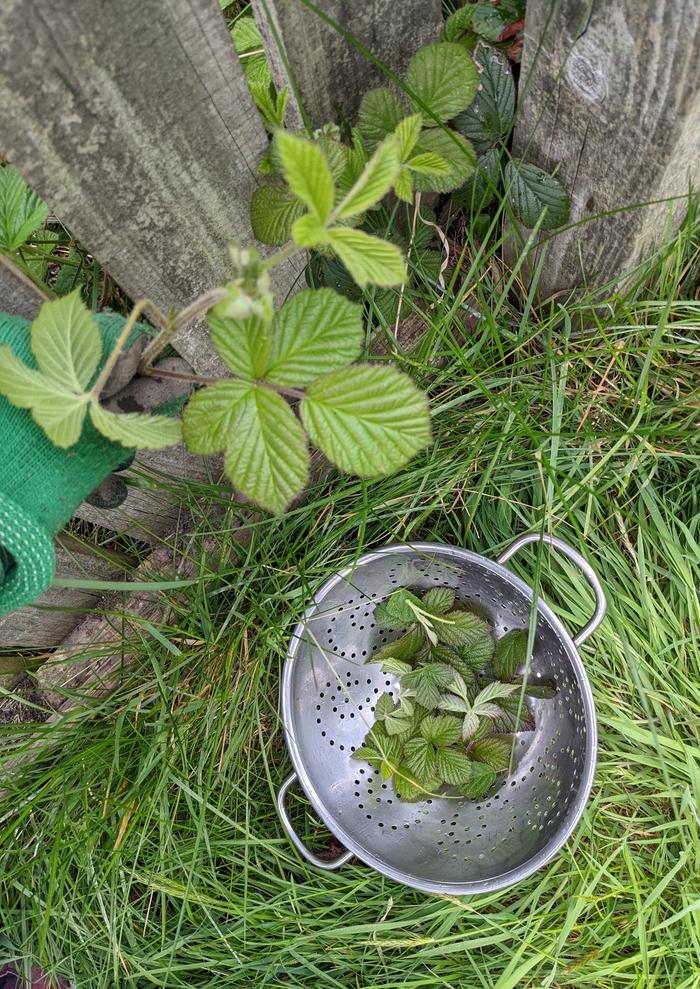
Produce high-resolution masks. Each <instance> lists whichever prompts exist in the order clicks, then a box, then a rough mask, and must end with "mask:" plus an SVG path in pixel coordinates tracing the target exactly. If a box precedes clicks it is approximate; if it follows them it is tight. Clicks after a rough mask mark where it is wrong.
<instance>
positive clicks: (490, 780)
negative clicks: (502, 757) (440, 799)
mask: <svg viewBox="0 0 700 989" xmlns="http://www.w3.org/2000/svg"><path fill="white" fill-rule="evenodd" d="M495 782H496V774H495V772H494V771H493V769H491V767H490V766H486V765H484V763H483V762H472V775H471V779H470V780H469V782H468V783H466V784H465V785H463V786H460V787H459V792H460V793H463V794H464V796H465V797H469V799H470V800H478V799H479V797H483V796H484V794H485V793H488V791H489V790H490V789H491V787H492V786H493V784H494V783H495Z"/></svg>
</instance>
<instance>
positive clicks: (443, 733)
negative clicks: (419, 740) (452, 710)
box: [420, 714, 462, 748]
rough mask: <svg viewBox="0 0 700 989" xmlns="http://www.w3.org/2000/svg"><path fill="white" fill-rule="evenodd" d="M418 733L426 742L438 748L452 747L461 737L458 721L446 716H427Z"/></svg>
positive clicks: (460, 727)
mask: <svg viewBox="0 0 700 989" xmlns="http://www.w3.org/2000/svg"><path fill="white" fill-rule="evenodd" d="M420 731H421V735H422V736H423V738H424V739H426V741H428V742H431V743H432V744H433V745H437V746H438V748H444V747H445V746H446V745H454V744H455V742H458V741H459V740H460V738H461V737H462V726H461V725H460V722H459V719H458V718H451V717H450V716H449V715H448V714H437V715H429V716H428V717H427V718H424V719H423V721H422V722H421V726H420Z"/></svg>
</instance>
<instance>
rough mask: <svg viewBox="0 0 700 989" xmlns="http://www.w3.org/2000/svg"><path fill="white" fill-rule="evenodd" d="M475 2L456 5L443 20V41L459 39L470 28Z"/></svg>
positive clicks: (467, 32)
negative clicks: (452, 11) (455, 8)
mask: <svg viewBox="0 0 700 989" xmlns="http://www.w3.org/2000/svg"><path fill="white" fill-rule="evenodd" d="M475 7H476V4H473V3H467V4H465V5H464V6H463V7H458V8H457V10H455V11H454V13H452V14H450V16H449V17H448V18H447V20H446V21H445V28H444V34H445V41H461V40H462V39H463V38H464V36H465V35H467V34H469V32H470V31H471V30H472V17H473V16H474V9H475Z"/></svg>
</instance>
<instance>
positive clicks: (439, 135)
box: [413, 127, 476, 192]
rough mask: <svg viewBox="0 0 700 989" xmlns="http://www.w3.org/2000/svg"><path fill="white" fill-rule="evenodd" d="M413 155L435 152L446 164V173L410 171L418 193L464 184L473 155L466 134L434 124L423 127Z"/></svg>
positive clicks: (449, 190)
mask: <svg viewBox="0 0 700 989" xmlns="http://www.w3.org/2000/svg"><path fill="white" fill-rule="evenodd" d="M415 150H416V155H419V154H434V155H437V156H438V157H440V158H442V159H443V161H445V162H446V163H447V166H448V168H449V171H448V173H447V175H437V174H431V175H421V174H420V173H419V172H414V173H413V184H414V185H415V187H416V189H417V190H418V191H419V192H451V191H452V190H453V189H457V188H458V187H459V186H460V185H463V184H464V183H465V182H466V180H467V179H468V178H469V176H470V175H471V174H472V172H473V171H474V165H475V162H476V155H475V154H474V149H473V148H472V146H471V144H470V143H469V141H467V139H466V138H465V137H462V135H461V134H458V133H457V132H456V131H453V130H450V131H444V130H442V128H438V127H433V128H432V129H430V130H424V131H422V133H421V136H420V138H419V139H418V144H417V145H416V149H415Z"/></svg>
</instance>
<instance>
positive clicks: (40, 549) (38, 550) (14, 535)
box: [0, 492, 56, 615]
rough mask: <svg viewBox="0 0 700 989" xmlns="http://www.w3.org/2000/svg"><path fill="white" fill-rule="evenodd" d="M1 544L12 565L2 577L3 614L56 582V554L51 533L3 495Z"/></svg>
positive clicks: (0, 504)
mask: <svg viewBox="0 0 700 989" xmlns="http://www.w3.org/2000/svg"><path fill="white" fill-rule="evenodd" d="M0 545H2V547H3V549H4V550H5V551H6V553H8V554H9V555H10V556H11V558H12V562H11V564H10V565H9V566H5V567H3V569H2V571H0V574H1V575H2V576H1V577H0V615H2V614H4V613H5V612H6V611H12V610H13V608H21V607H22V606H23V605H25V604H29V602H30V601H33V600H34V599H35V598H36V597H38V596H39V595H40V594H42V593H43V591H44V590H45V589H46V588H47V587H48V586H49V584H50V583H51V581H52V579H53V574H54V569H55V565H56V554H55V551H54V547H53V540H52V538H51V534H50V533H48V532H47V531H46V530H45V529H43V528H42V527H41V526H40V525H37V523H36V522H35V521H34V519H32V518H31V516H30V515H28V514H27V513H26V512H25V511H24V509H23V508H22V507H21V505H18V504H17V503H16V502H14V501H12V500H11V499H10V498H8V497H7V496H6V495H4V494H2V492H0Z"/></svg>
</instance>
